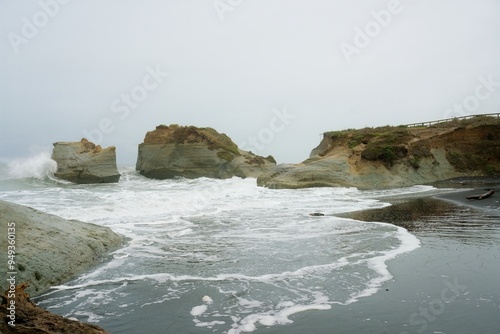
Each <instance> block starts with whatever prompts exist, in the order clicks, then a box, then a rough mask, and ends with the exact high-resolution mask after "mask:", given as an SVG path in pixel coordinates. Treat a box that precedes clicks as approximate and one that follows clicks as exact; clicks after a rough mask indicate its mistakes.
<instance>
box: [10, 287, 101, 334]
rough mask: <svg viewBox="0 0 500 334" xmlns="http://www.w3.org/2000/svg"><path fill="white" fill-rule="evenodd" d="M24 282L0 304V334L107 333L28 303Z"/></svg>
mask: <svg viewBox="0 0 500 334" xmlns="http://www.w3.org/2000/svg"><path fill="white" fill-rule="evenodd" d="M27 287H28V284H27V283H22V284H19V285H18V286H16V287H15V289H14V286H12V290H7V291H6V292H5V294H4V295H3V296H1V297H2V298H1V299H2V301H1V303H0V333H2V334H10V333H16V334H55V333H58V334H59V333H68V334H69V333H71V334H107V332H106V331H104V330H103V329H101V328H99V327H97V326H95V325H90V324H85V323H82V322H79V321H73V320H70V319H67V318H64V317H62V316H60V315H56V314H52V313H50V312H48V311H46V310H44V309H42V308H40V307H38V306H36V305H35V304H34V303H33V302H31V300H30V298H29V295H28V294H27V293H26V292H25V291H24V290H25V289H26V288H27Z"/></svg>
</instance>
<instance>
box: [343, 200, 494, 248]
mask: <svg viewBox="0 0 500 334" xmlns="http://www.w3.org/2000/svg"><path fill="white" fill-rule="evenodd" d="M340 216H342V217H346V218H351V219H356V220H361V221H367V222H386V223H391V224H394V225H397V226H401V227H404V228H406V229H407V230H408V231H411V232H412V233H414V234H416V235H419V234H422V235H426V236H431V235H433V236H437V237H443V238H448V237H450V238H456V239H461V241H463V242H473V243H493V242H497V241H498V233H495V232H497V231H498V230H499V228H500V215H498V214H497V212H493V213H487V212H485V211H483V210H478V209H474V208H469V207H465V206H457V205H454V204H452V203H449V202H446V201H442V200H438V199H434V198H416V199H408V200H400V201H394V202H392V205H391V206H388V207H385V208H382V209H371V210H364V211H356V212H351V213H346V214H342V215H340Z"/></svg>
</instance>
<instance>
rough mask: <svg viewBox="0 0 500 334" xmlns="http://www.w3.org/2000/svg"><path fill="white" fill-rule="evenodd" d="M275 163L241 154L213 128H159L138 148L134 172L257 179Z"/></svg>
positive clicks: (152, 175)
mask: <svg viewBox="0 0 500 334" xmlns="http://www.w3.org/2000/svg"><path fill="white" fill-rule="evenodd" d="M275 164H276V161H274V158H273V157H271V156H269V157H267V158H264V157H261V156H257V155H255V154H253V153H251V152H246V151H243V150H240V149H239V148H238V146H237V145H236V144H235V143H234V142H233V141H232V140H231V139H230V138H229V137H228V136H226V135H225V134H221V133H218V132H217V131H216V130H214V129H212V128H197V127H194V126H179V125H177V124H173V125H169V126H166V125H159V126H157V127H156V129H155V130H153V131H149V132H148V133H147V134H146V136H145V138H144V142H143V143H142V144H140V145H139V154H138V157H137V164H136V170H138V171H139V172H140V173H141V174H142V175H144V176H146V177H149V178H155V179H168V178H174V177H177V176H180V177H186V178H197V177H210V178H219V179H224V178H231V177H233V176H238V177H243V178H244V177H257V176H259V175H260V174H261V173H263V172H264V171H266V170H268V169H269V168H270V167H272V166H274V165H275Z"/></svg>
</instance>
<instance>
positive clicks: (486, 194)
mask: <svg viewBox="0 0 500 334" xmlns="http://www.w3.org/2000/svg"><path fill="white" fill-rule="evenodd" d="M494 193H495V190H493V189H491V190H490V191H488V192H487V193H484V194H480V195H472V196H467V197H466V199H478V200H481V199H485V198H488V197H490V196H491V195H493V194H494Z"/></svg>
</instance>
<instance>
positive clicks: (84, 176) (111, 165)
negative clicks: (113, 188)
mask: <svg viewBox="0 0 500 334" xmlns="http://www.w3.org/2000/svg"><path fill="white" fill-rule="evenodd" d="M52 159H53V160H55V161H56V162H57V172H56V173H55V176H56V177H58V178H61V179H63V180H67V181H71V182H74V183H85V184H86V183H113V182H118V181H119V179H120V173H118V168H117V167H116V148H115V147H114V146H110V147H107V148H104V149H103V148H101V146H100V145H95V144H94V143H92V142H89V141H88V140H87V139H85V138H83V139H82V140H81V141H79V142H57V143H54V150H53V152H52Z"/></svg>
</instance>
